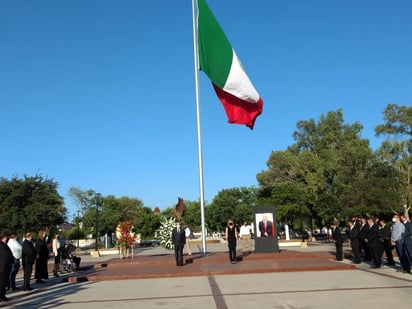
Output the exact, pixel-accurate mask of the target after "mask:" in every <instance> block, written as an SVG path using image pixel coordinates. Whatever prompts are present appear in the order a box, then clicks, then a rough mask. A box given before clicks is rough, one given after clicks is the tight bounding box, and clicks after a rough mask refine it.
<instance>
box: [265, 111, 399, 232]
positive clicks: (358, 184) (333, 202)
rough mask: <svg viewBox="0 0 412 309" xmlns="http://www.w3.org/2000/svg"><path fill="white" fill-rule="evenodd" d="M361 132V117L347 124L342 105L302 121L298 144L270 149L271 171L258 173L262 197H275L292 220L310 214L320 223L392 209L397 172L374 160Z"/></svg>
mask: <svg viewBox="0 0 412 309" xmlns="http://www.w3.org/2000/svg"><path fill="white" fill-rule="evenodd" d="M361 131H362V125H361V124H360V123H358V122H355V123H353V124H345V122H344V119H343V113H342V111H341V110H338V111H336V112H332V111H331V112H328V113H327V114H326V115H321V117H320V119H319V121H318V122H316V121H315V120H313V119H310V120H308V121H303V120H302V121H299V122H298V123H297V130H296V131H295V132H294V134H293V137H294V139H295V141H296V143H295V144H293V145H291V146H290V147H288V148H287V150H285V151H276V152H272V154H271V155H270V157H269V160H268V162H267V165H268V170H266V171H262V172H261V173H259V174H258V175H257V179H258V182H259V184H260V185H261V190H260V197H261V198H265V199H269V200H271V201H272V202H273V203H274V204H275V206H277V209H278V215H280V216H281V218H282V219H284V220H287V223H288V224H291V223H294V222H295V221H296V220H297V219H299V217H301V216H302V215H304V216H306V215H308V214H310V216H311V217H312V219H313V220H314V221H315V222H316V223H317V225H318V226H320V225H323V224H325V223H328V222H329V221H330V220H333V219H341V220H345V219H346V218H347V217H348V216H352V215H357V214H364V213H365V211H366V210H368V212H369V213H373V214H377V215H381V214H385V213H388V212H390V211H391V209H393V208H394V207H395V205H396V203H397V196H396V193H394V190H393V185H392V183H393V180H394V177H395V176H396V173H394V170H393V169H391V168H390V167H389V166H387V165H385V164H381V163H380V162H379V161H378V160H376V156H375V155H374V153H373V152H372V150H371V149H370V147H369V141H368V140H367V139H362V138H361ZM302 212H303V213H302Z"/></svg>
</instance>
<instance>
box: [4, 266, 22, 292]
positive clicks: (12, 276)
mask: <svg viewBox="0 0 412 309" xmlns="http://www.w3.org/2000/svg"><path fill="white" fill-rule="evenodd" d="M19 269H20V261H17V262H14V263H13V264H12V265H11V271H10V275H9V282H8V284H7V286H8V287H9V288H12V289H15V288H16V276H17V273H18V272H19Z"/></svg>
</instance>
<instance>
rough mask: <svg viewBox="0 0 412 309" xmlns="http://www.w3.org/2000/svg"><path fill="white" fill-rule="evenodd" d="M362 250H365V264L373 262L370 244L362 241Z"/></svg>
mask: <svg viewBox="0 0 412 309" xmlns="http://www.w3.org/2000/svg"><path fill="white" fill-rule="evenodd" d="M362 250H363V254H364V256H363V260H364V261H365V262H369V261H371V260H372V256H371V250H370V248H369V246H368V244H367V243H366V242H365V241H364V240H363V241H362Z"/></svg>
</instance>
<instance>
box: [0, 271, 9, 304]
mask: <svg viewBox="0 0 412 309" xmlns="http://www.w3.org/2000/svg"><path fill="white" fill-rule="evenodd" d="M8 280H9V274H6V273H3V272H1V273H0V299H2V298H4V297H5V296H6V285H7V281H8Z"/></svg>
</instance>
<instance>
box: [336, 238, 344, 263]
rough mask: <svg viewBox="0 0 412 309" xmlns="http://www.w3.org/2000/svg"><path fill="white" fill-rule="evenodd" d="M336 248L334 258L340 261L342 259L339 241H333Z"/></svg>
mask: <svg viewBox="0 0 412 309" xmlns="http://www.w3.org/2000/svg"><path fill="white" fill-rule="evenodd" d="M335 248H336V260H338V261H342V260H343V248H342V243H341V242H335Z"/></svg>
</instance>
